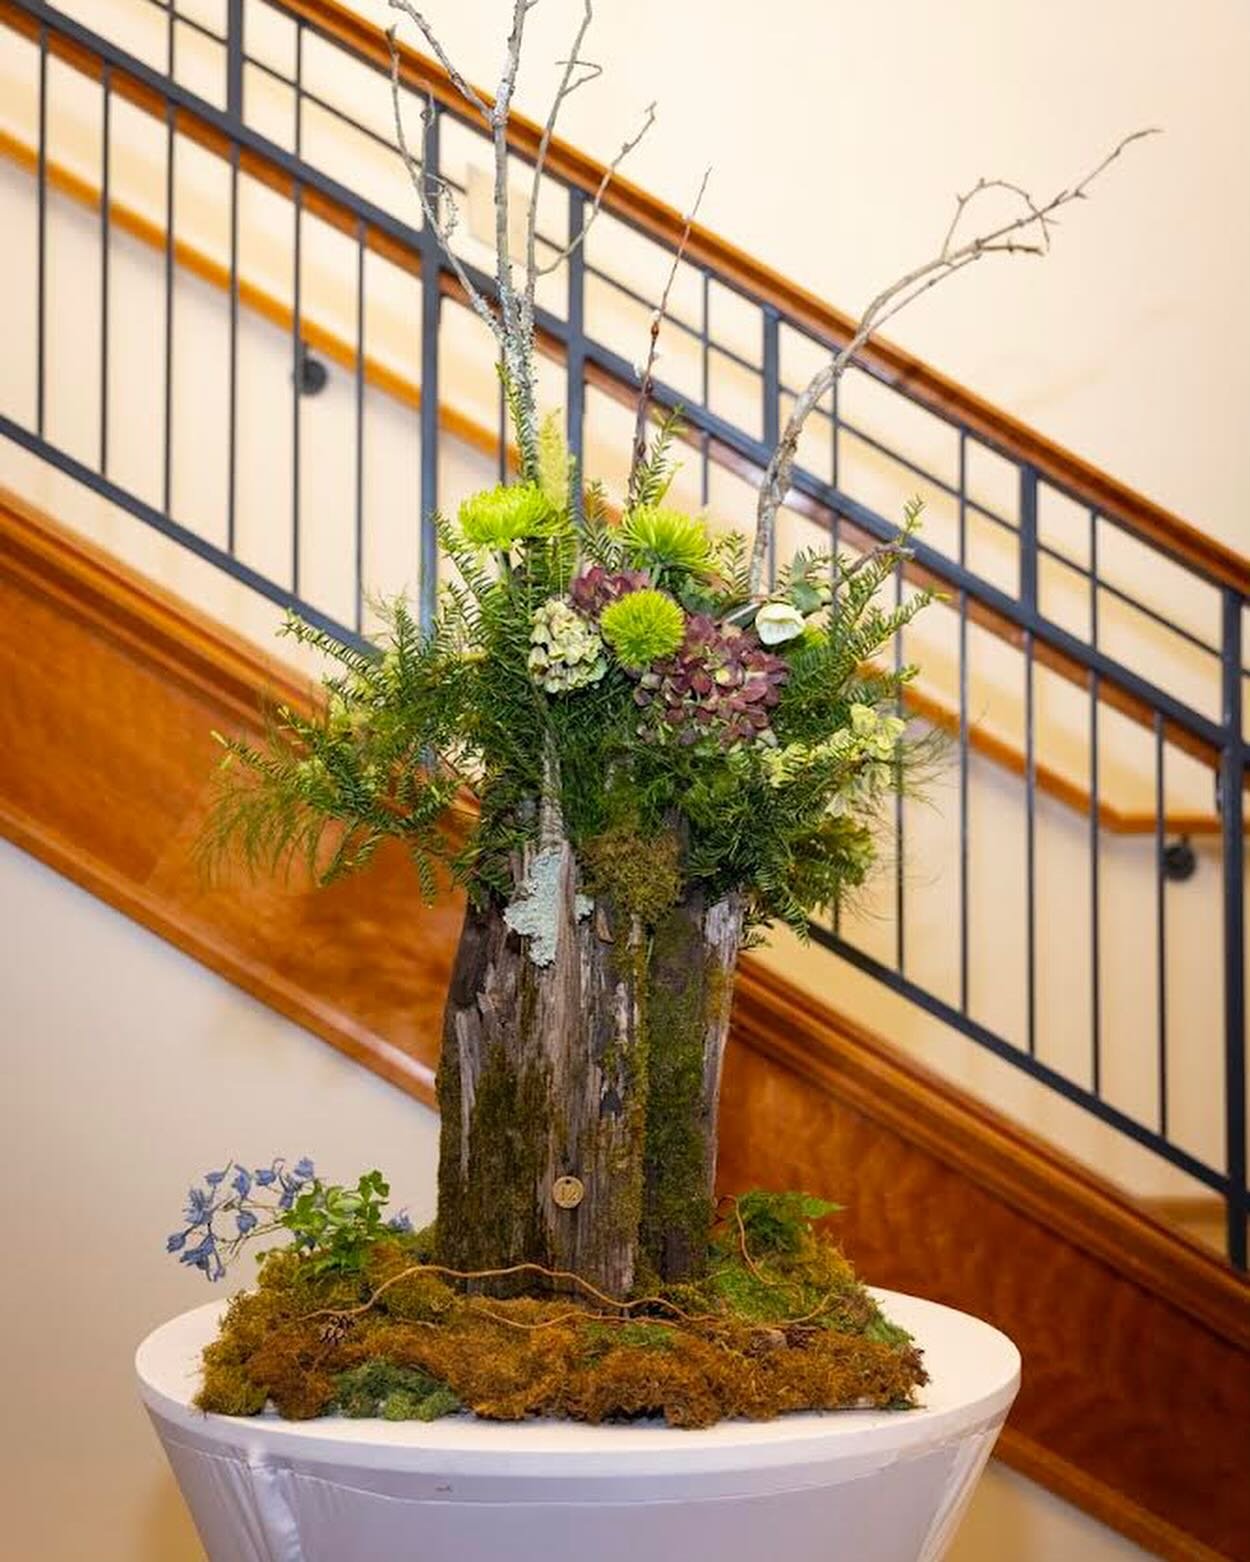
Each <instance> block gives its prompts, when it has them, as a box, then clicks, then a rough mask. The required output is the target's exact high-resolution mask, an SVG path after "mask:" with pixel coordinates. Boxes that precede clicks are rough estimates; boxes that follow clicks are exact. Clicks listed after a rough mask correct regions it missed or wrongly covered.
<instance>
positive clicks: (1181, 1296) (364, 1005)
mask: <svg viewBox="0 0 1250 1562" xmlns="http://www.w3.org/2000/svg"><path fill="white" fill-rule="evenodd" d="M0 691H2V692H0V832H2V833H3V834H4V835H6V836H7V837H8V838H9V839H10V840H12V841H15V842H16V843H17V844H18V845H20V846H22V847H24V848H25V849H27V850H28V851H30V852H31V853H33V854H34V855H35V856H37V857H39V858H41V859H42V860H43V861H45V862H47V863H49V864H50V865H51V866H52V867H54V868H56V869H57V870H58V871H60V872H62V873H64V874H65V875H66V876H67V877H69V878H71V879H73V880H74V881H76V882H77V883H79V884H81V885H83V886H84V887H85V888H87V889H89V890H90V891H92V892H93V893H94V894H96V895H99V896H100V897H101V898H102V899H104V900H105V901H107V902H109V903H110V904H112V905H114V906H116V907H117V908H119V909H120V910H122V911H123V912H125V913H126V914H127V915H129V916H131V917H133V918H135V919H136V920H137V921H139V922H140V923H142V924H143V925H144V926H146V927H149V928H151V929H152V930H153V931H155V932H157V933H159V934H160V935H161V936H162V937H163V938H166V939H168V940H169V941H170V942H171V943H173V944H175V945H177V946H178V947H179V948H181V949H183V950H185V951H187V952H188V953H189V954H191V955H193V956H194V957H195V958H196V959H198V960H201V961H202V962H203V963H204V964H205V965H207V966H209V967H211V968H212V969H213V970H215V971H217V972H219V973H221V974H222V975H223V976H225V977H226V978H227V979H229V980H230V981H232V982H234V983H236V984H237V985H238V986H240V987H242V988H244V989H246V990H247V991H249V992H251V993H253V994H254V995H255V996H256V997H258V998H259V999H261V1000H262V1001H264V1002H265V1003H267V1004H269V1005H271V1006H272V1007H273V1008H275V1009H277V1010H278V1011H280V1012H281V1013H283V1014H286V1015H288V1016H289V1017H291V1018H292V1019H294V1020H296V1021H298V1022H299V1023H300V1024H302V1025H304V1026H306V1027H307V1028H308V1029H309V1030H311V1031H313V1032H315V1033H316V1034H317V1035H319V1036H321V1037H323V1038H324V1039H325V1040H327V1041H329V1042H331V1043H332V1044H333V1045H334V1046H336V1047H338V1048H340V1049H341V1050H343V1051H344V1052H346V1053H348V1054H349V1055H350V1056H352V1057H354V1058H356V1059H357V1060H358V1061H360V1062H361V1063H363V1064H365V1065H366V1066H368V1067H370V1068H372V1069H374V1070H375V1071H376V1072H378V1073H379V1074H381V1075H382V1076H383V1077H385V1078H386V1079H388V1080H390V1081H391V1082H392V1083H393V1084H395V1085H397V1086H399V1087H400V1088H401V1089H404V1090H406V1091H408V1092H409V1093H410V1094H412V1095H413V1096H415V1097H417V1098H418V1099H420V1100H422V1101H426V1102H430V1101H431V1100H432V1098H433V1088H432V1087H433V1079H434V1069H435V1066H436V1063H437V1056H436V1053H437V1045H438V1035H439V1021H440V1015H441V1008H442V1000H443V992H444V988H445V983H446V979H447V973H448V971H449V969H450V964H451V957H452V953H453V950H454V946H455V941H456V937H457V933H458V929H459V919H460V912H461V907H460V905H459V903H458V902H457V900H456V898H455V897H448V898H446V899H445V900H444V901H443V902H442V903H441V904H440V905H439V906H438V907H437V908H423V907H422V906H421V905H420V903H419V901H418V899H417V897H416V893H415V889H414V886H413V882H412V879H411V876H410V872H409V869H408V865H407V862H406V860H405V858H404V856H403V853H402V852H398V851H396V852H390V853H382V854H380V856H379V859H378V861H377V862H376V864H375V865H374V866H373V867H372V868H371V869H370V871H369V872H368V873H367V874H366V875H364V876H362V877H361V878H360V879H358V880H354V881H353V880H349V881H347V882H345V883H342V884H339V885H336V886H335V887H334V888H332V889H330V890H326V891H313V890H311V889H310V888H309V887H308V886H307V885H305V884H302V883H299V882H291V883H287V884H280V883H272V882H259V883H250V882H245V881H237V882H231V883H227V884H217V885H213V886H208V885H206V884H205V883H204V882H203V881H202V879H201V878H200V876H199V874H198V873H197V870H196V869H195V867H194V865H193V863H192V861H191V857H190V846H191V843H192V842H193V840H194V838H195V835H196V832H197V830H198V828H199V824H200V821H201V819H202V817H203V813H204V808H205V805H206V797H207V789H208V786H209V784H210V781H211V774H212V770H213V767H214V764H215V762H216V758H217V756H218V754H219V752H220V751H219V750H218V749H217V747H216V745H215V744H214V742H213V741H212V738H211V736H210V734H211V732H212V731H213V730H214V729H217V730H236V731H240V730H242V731H247V730H252V731H254V730H256V729H257V727H258V725H259V722H260V712H261V709H262V706H263V703H264V700H265V698H266V697H267V696H268V697H271V698H272V697H277V698H280V699H284V700H288V701H304V700H307V699H308V698H309V697H310V691H309V690H308V689H307V687H306V686H304V685H301V684H300V683H299V682H297V681H295V680H293V678H292V676H291V674H290V671H289V670H288V669H286V668H284V667H283V666H282V665H281V664H279V663H277V662H275V661H273V660H272V659H270V658H268V657H266V656H264V655H262V654H261V653H260V652H258V651H257V650H256V649H255V648H253V647H252V646H250V645H249V644H247V643H246V642H245V641H243V640H241V639H240V638H238V637H237V636H234V635H232V634H230V633H228V632H227V631H225V630H223V629H222V628H220V627H219V626H217V625H215V624H213V623H211V622H210V621H208V620H207V619H205V618H204V617H203V616H202V615H199V614H197V613H195V612H194V611H192V610H191V609H189V608H188V607H187V606H186V605H185V604H183V603H181V602H179V601H178V600H177V599H175V598H173V597H171V596H170V595H169V594H167V593H165V592H163V591H161V590H159V589H157V588H156V587H154V586H152V585H151V584H150V583H149V582H147V581H146V580H144V579H143V578H142V577H140V576H138V575H136V574H134V573H133V572H132V571H130V570H128V569H127V568H126V567H124V566H122V565H120V564H119V563H118V562H117V561H116V560H114V559H112V558H111V557H109V556H107V555H105V554H103V553H101V552H99V551H98V550H96V549H94V548H92V547H91V546H90V545H89V544H87V543H86V542H84V541H83V540H82V539H81V538H79V537H77V536H75V535H73V534H71V533H69V532H66V531H64V530H62V529H61V528H59V527H58V526H57V525H55V524H54V523H53V522H52V521H51V520H50V519H49V518H48V517H46V516H44V515H42V514H40V513H39V512H37V511H35V510H33V509H32V508H30V507H29V506H27V505H25V504H24V503H22V502H21V501H19V500H17V499H15V498H14V497H12V496H11V495H5V494H3V493H0ZM830 968H831V970H834V969H836V967H835V966H834V965H833V963H832V962H831V966H830ZM721 1179H722V1185H723V1186H724V1187H726V1188H737V1189H741V1188H744V1187H748V1186H771V1187H779V1188H780V1187H804V1188H808V1189H810V1190H811V1191H813V1192H816V1193H823V1194H827V1195H829V1196H831V1197H835V1198H837V1199H838V1200H839V1202H841V1203H843V1204H845V1205H846V1206H847V1207H846V1211H845V1213H844V1214H843V1215H841V1216H839V1217H837V1220H836V1225H835V1229H836V1230H837V1232H838V1234H839V1236H840V1237H841V1239H842V1240H843V1242H844V1243H845V1246H846V1248H847V1250H848V1251H849V1252H851V1253H852V1254H853V1255H854V1256H855V1259H856V1261H857V1263H858V1264H859V1266H860V1268H861V1270H862V1271H863V1272H864V1273H865V1274H866V1275H867V1276H869V1277H870V1278H871V1279H872V1280H873V1281H875V1282H878V1283H880V1284H883V1285H888V1286H892V1287H896V1288H899V1289H903V1290H912V1291H917V1292H921V1293H923V1294H925V1295H928V1296H931V1297H934V1298H936V1299H937V1300H939V1301H943V1302H948V1303H950V1304H951V1305H953V1306H957V1307H962V1308H964V1309H966V1310H968V1311H970V1312H974V1313H978V1314H980V1315H981V1316H982V1317H985V1318H988V1319H989V1320H990V1321H992V1322H994V1323H996V1324H998V1325H999V1326H1000V1327H1001V1328H1003V1329H1005V1330H1006V1331H1007V1332H1008V1333H1009V1334H1011V1335H1012V1336H1013V1337H1014V1338H1015V1340H1016V1341H1017V1343H1018V1344H1019V1345H1020V1347H1021V1350H1022V1352H1023V1355H1024V1363H1025V1375H1024V1387H1023V1389H1022V1391H1021V1395H1020V1399H1019V1401H1018V1403H1017V1405H1016V1407H1015V1409H1014V1410H1013V1412H1012V1415H1011V1419H1010V1422H1009V1424H1008V1428H1007V1431H1006V1433H1005V1434H1004V1436H1003V1439H1002V1441H1001V1443H1000V1446H999V1452H1000V1454H1001V1456H1002V1457H1003V1458H1004V1459H1006V1460H1007V1461H1008V1462H1009V1463H1011V1464H1013V1465H1015V1466H1016V1467H1017V1468H1018V1469H1020V1470H1022V1471H1023V1472H1024V1473H1025V1474H1027V1475H1029V1476H1031V1477H1032V1478H1034V1479H1036V1480H1038V1481H1040V1482H1042V1483H1043V1484H1044V1485H1046V1486H1048V1487H1050V1488H1051V1489H1052V1490H1053V1491H1055V1492H1057V1493H1058V1494H1059V1495H1060V1496H1062V1497H1065V1498H1067V1499H1068V1500H1069V1501H1072V1502H1074V1503H1076V1504H1078V1505H1080V1506H1081V1507H1083V1508H1085V1509H1087V1510H1088V1511H1089V1512H1091V1513H1093V1514H1094V1515H1096V1516H1097V1517H1098V1518H1100V1519H1102V1520H1104V1521H1105V1522H1107V1523H1109V1524H1112V1525H1114V1526H1115V1527H1116V1528H1118V1529H1120V1530H1121V1531H1123V1532H1124V1533H1125V1534H1127V1535H1129V1536H1131V1537H1132V1538H1134V1539H1135V1540H1137V1541H1138V1542H1139V1543H1141V1544H1142V1545H1144V1546H1146V1547H1148V1548H1150V1549H1152V1550H1154V1551H1157V1552H1158V1553H1159V1554H1160V1555H1162V1556H1167V1557H1176V1558H1218V1557H1225V1558H1232V1559H1237V1562H1250V1480H1248V1479H1247V1477H1246V1466H1247V1458H1246V1455H1247V1449H1248V1448H1250V1287H1248V1286H1247V1285H1246V1283H1245V1282H1244V1281H1243V1279H1242V1278H1241V1277H1239V1276H1237V1275H1235V1274H1234V1273H1233V1272H1232V1271H1231V1270H1230V1269H1229V1268H1228V1267H1227V1266H1226V1265H1224V1264H1223V1263H1222V1262H1220V1261H1219V1260H1218V1259H1217V1258H1216V1257H1215V1256H1213V1255H1212V1254H1210V1253H1208V1252H1206V1251H1204V1250H1203V1249H1202V1248H1200V1247H1199V1246H1198V1245H1197V1244H1195V1243H1192V1242H1189V1241H1188V1240H1186V1239H1185V1238H1184V1237H1182V1236H1180V1235H1178V1234H1176V1233H1175V1232H1173V1231H1171V1230H1169V1229H1168V1228H1167V1227H1165V1226H1164V1225H1162V1224H1160V1223H1159V1222H1157V1221H1156V1220H1154V1219H1152V1218H1151V1217H1150V1216H1149V1215H1147V1214H1146V1213H1144V1212H1143V1211H1142V1210H1140V1209H1138V1208H1137V1207H1135V1206H1134V1205H1133V1204H1132V1203H1130V1202H1129V1201H1128V1200H1127V1199H1125V1198H1124V1197H1123V1196H1121V1195H1120V1194H1119V1193H1118V1192H1117V1191H1116V1190H1115V1189H1114V1188H1112V1187H1111V1186H1109V1185H1108V1184H1106V1183H1104V1182H1102V1181H1101V1180H1100V1179H1098V1178H1097V1177H1095V1176H1094V1175H1092V1174H1091V1173H1088V1172H1086V1171H1084V1170H1083V1169H1082V1168H1080V1167H1078V1166H1077V1165H1076V1164H1075V1163H1073V1162H1072V1161H1070V1160H1068V1159H1067V1158H1065V1157H1064V1156H1062V1155H1060V1154H1059V1153H1058V1152H1056V1151H1054V1150H1053V1149H1051V1148H1050V1147H1049V1146H1047V1145H1046V1144H1044V1143H1042V1142H1041V1141H1039V1140H1037V1139H1035V1138H1033V1137H1032V1136H1031V1135H1029V1134H1027V1133H1025V1132H1024V1131H1022V1130H1021V1129H1019V1128H1017V1127H1015V1126H1014V1125H1012V1124H1011V1123H1009V1122H1007V1121H1006V1120H1005V1119H1003V1118H1002V1117H1000V1116H998V1115H997V1114H995V1113H994V1112H992V1111H990V1110H989V1109H988V1108H986V1107H984V1106H981V1105H979V1104H978V1103H976V1102H975V1101H973V1100H972V1099H971V1098H970V1097H968V1096H966V1095H964V1094H963V1093H961V1092H960V1091H958V1090H956V1089H954V1088H953V1087H951V1086H950V1085H947V1084H946V1083H944V1082H943V1081H941V1080H939V1079H937V1078H936V1077H934V1076H932V1075H930V1074H928V1073H927V1072H926V1071H925V1070H923V1069H921V1068H920V1067H918V1066H917V1065H916V1064H914V1063H913V1062H911V1061H910V1060H908V1059H907V1058H906V1057H905V1056H904V1055H903V1054H902V1053H900V1052H898V1051H896V1050H895V1049H894V1048H892V1047H891V1046H890V1045H889V1044H888V1043H887V1042H885V1041H882V1040H881V1039H879V1038H877V1037H875V1036H873V1035H871V1034H870V1033H868V1032H866V1031H864V1030H863V1029H862V1028H860V1027H858V1026H856V1025H853V1024H851V1023H849V1022H848V1021H846V1020H845V1019H843V1018H841V1017H840V1016H838V1015H837V1014H836V1013H835V1012H834V1011H833V1010H831V1009H829V1008H827V1007H825V1006H823V1005H821V1004H818V1003H816V1002H814V1001H812V1000H811V999H809V998H807V997H805V996H803V995H802V994H800V993H799V992H798V991H797V990H796V989H795V988H793V987H792V986H790V985H789V984H788V983H786V982H784V981H782V980H781V979H780V978H778V977H777V976H775V975H773V974H772V973H770V972H768V971H767V970H766V969H765V968H764V967H762V966H761V965H760V964H759V963H758V962H756V961H752V960H747V961H746V962H744V967H743V972H742V978H741V982H740V984H739V993H738V1002H737V1005H736V1009H735V1017H734V1030H733V1038H732V1042H731V1049H730V1059H729V1064H728V1068H727V1072H726V1082H725V1093H724V1105H723V1131H722V1151H721ZM1008 1554H1009V1545H1008V1546H1007V1549H1005V1550H1004V1557H1006V1556H1007V1555H1008Z"/></svg>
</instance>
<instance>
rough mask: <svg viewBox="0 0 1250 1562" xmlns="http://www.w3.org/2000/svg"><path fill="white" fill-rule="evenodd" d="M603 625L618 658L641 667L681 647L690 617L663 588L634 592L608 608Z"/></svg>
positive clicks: (620, 598) (606, 608)
mask: <svg viewBox="0 0 1250 1562" xmlns="http://www.w3.org/2000/svg"><path fill="white" fill-rule="evenodd" d="M599 628H600V629H601V630H602V632H603V638H604V639H605V640H606V641H607V642H608V644H609V645H610V646H611V647H612V649H613V650H614V651H615V652H616V655H617V660H618V661H620V662H621V663H622V664H623V665H624V666H626V667H632V668H635V669H637V668H641V667H646V666H648V665H649V664H650V663H651V662H654V661H656V660H658V659H659V658H660V657H661V656H668V655H670V654H671V653H672V652H673V651H675V650H676V649H677V647H678V646H679V645H680V644H681V642H682V640H683V638H684V637H685V633H686V616H685V614H684V613H683V612H682V610H681V608H680V607H678V605H677V603H676V602H674V601H673V599H672V597H670V596H668V595H667V594H666V593H665V592H663V591H651V590H646V591H630V592H627V593H626V594H625V596H623V597H618V598H617V599H616V601H615V602H613V603H611V604H610V605H609V606H608V607H605V608H604V610H603V616H602V617H601V618H600V620H599Z"/></svg>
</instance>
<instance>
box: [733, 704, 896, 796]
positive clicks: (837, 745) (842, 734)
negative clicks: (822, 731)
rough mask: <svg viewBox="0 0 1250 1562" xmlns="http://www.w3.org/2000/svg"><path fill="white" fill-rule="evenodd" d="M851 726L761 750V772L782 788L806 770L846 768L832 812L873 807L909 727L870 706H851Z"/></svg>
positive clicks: (889, 778) (775, 786) (890, 778)
mask: <svg viewBox="0 0 1250 1562" xmlns="http://www.w3.org/2000/svg"><path fill="white" fill-rule="evenodd" d="M850 718H851V719H850V723H849V725H848V726H845V727H843V728H841V729H840V730H839V731H838V732H835V733H834V734H833V735H832V736H831V737H828V738H825V739H824V740H823V741H821V742H820V743H786V744H783V745H781V746H779V747H777V748H771V749H763V750H761V751H760V754H759V764H760V769H761V771H762V773H763V776H764V780H765V781H766V782H767V783H768V785H769V786H771V787H774V788H780V787H783V786H786V785H787V784H788V783H790V782H791V781H796V780H798V779H799V777H800V776H802V775H803V774H804V772H805V771H807V770H810V769H811V768H812V767H813V766H815V765H820V764H824V763H826V762H828V761H829V760H838V761H840V762H842V763H843V764H845V765H846V767H847V786H846V790H845V792H843V793H842V794H840V795H839V796H837V797H836V798H834V800H833V801H832V802H831V804H830V809H829V811H830V812H831V813H833V814H843V813H849V812H851V811H852V810H853V809H854V808H858V807H862V806H863V805H865V804H867V803H870V802H871V801H872V800H873V799H874V798H875V797H877V796H878V795H879V794H880V793H881V792H883V791H885V790H886V788H887V787H888V786H889V785H890V783H891V781H892V779H893V777H892V770H891V767H892V764H893V761H894V758H895V756H896V754H897V751H898V745H899V741H900V739H901V738H902V736H903V731H904V728H905V726H906V723H905V722H904V721H903V720H902V719H901V718H900V717H898V716H882V715H880V714H879V713H878V712H877V711H876V710H875V709H874V708H873V707H872V706H871V705H862V704H859V703H856V704H854V705H852V706H851V710H850Z"/></svg>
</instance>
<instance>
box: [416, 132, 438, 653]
mask: <svg viewBox="0 0 1250 1562" xmlns="http://www.w3.org/2000/svg"><path fill="white" fill-rule="evenodd" d="M441 124H442V113H441V110H440V109H439V108H437V107H435V108H434V109H433V110H432V112H431V116H430V121H429V124H428V125H427V127H426V133H425V167H424V168H423V170H422V176H423V177H424V179H425V181H426V190H427V193H428V196H429V200H430V205H431V209H436V208H437V202H438V199H439V191H438V158H439V150H438V149H439V132H440V128H441ZM441 265H442V256H441V253H440V251H439V244H438V238H437V236H436V235H435V233H434V231H433V229H432V228H431V227H430V225H429V223H428V222H427V223H424V224H423V225H422V228H421V499H420V503H421V512H420V516H419V520H418V524H419V526H420V539H421V540H420V577H419V587H418V589H419V608H420V620H421V626H422V628H424V629H429V627H430V626H431V625H432V624H433V622H434V613H435V608H436V606H437V602H438V538H437V536H436V534H435V531H434V512H435V511H436V510H437V508H438V327H439V313H440V307H441V299H442V295H441V290H440V288H439V278H440V272H441Z"/></svg>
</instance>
